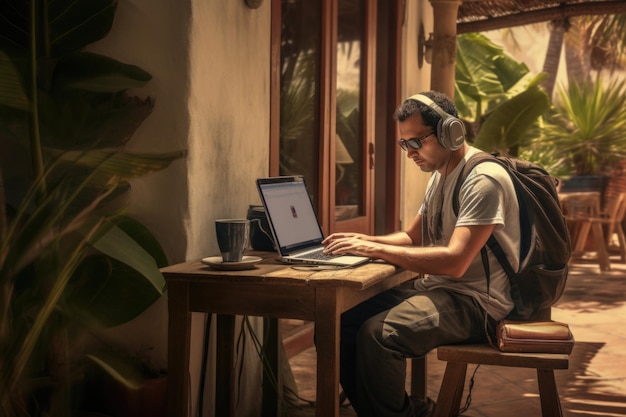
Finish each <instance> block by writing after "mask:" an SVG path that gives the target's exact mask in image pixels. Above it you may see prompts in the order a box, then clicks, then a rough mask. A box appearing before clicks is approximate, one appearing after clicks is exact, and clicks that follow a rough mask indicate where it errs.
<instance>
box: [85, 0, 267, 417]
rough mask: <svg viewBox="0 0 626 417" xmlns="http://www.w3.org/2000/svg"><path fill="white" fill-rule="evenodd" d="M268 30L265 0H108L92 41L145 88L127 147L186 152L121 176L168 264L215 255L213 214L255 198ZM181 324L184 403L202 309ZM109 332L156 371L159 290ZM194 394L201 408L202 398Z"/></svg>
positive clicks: (263, 132)
mask: <svg viewBox="0 0 626 417" xmlns="http://www.w3.org/2000/svg"><path fill="white" fill-rule="evenodd" d="M269 36H270V1H265V2H264V3H263V5H262V6H261V7H260V8H259V9H254V10H253V9H249V8H248V7H247V6H246V5H245V2H244V1H243V0H237V1H236V0H228V1H223V0H209V1H207V0H191V1H179V0H160V1H154V0H129V1H120V2H119V5H118V11H117V15H116V19H115V23H114V27H113V28H112V30H111V33H110V34H109V35H108V36H107V38H106V39H104V40H103V41H101V42H99V43H98V44H97V45H94V47H93V48H92V49H93V50H96V51H98V52H101V53H105V54H107V55H109V56H112V57H114V58H116V59H119V60H121V61H123V62H126V63H130V64H135V65H138V66H140V67H141V68H143V69H144V70H146V71H148V72H149V73H151V74H152V76H153V79H152V81H151V82H150V83H149V86H148V88H147V94H149V95H150V96H152V97H154V99H155V101H156V104H155V107H154V111H153V113H152V114H151V115H150V116H149V117H148V119H147V120H146V121H145V122H144V123H143V124H142V126H141V127H140V129H139V130H138V131H137V133H136V135H135V136H134V137H133V139H132V141H131V143H130V147H131V148H132V149H134V150H138V151H164V150H173V149H187V150H188V152H189V154H188V157H187V158H186V160H181V161H177V162H175V163H174V164H173V165H172V166H171V167H169V168H168V169H166V170H164V171H162V172H159V173H156V174H152V175H150V176H147V177H144V178H141V179H139V180H136V181H135V182H134V183H133V184H132V186H133V189H132V193H131V204H130V212H131V214H132V215H133V216H134V217H136V218H138V219H139V220H140V221H142V222H143V223H144V224H145V225H146V226H148V227H149V228H150V229H151V230H152V231H153V232H154V234H155V235H156V237H157V238H158V239H159V241H160V242H161V244H162V246H163V247H164V249H165V251H166V253H167V256H168V259H169V262H170V263H177V262H183V261H185V260H190V259H198V258H201V257H205V256H210V255H215V254H217V253H219V250H218V247H217V242H216V241H215V232H214V220H215V219H217V218H223V217H245V216H246V211H247V208H248V205H249V204H258V203H259V198H258V194H257V191H256V188H255V184H254V180H255V179H256V178H257V177H259V176H264V175H267V173H268V165H269V164H268V155H269V69H270V68H269V67H270V65H269V57H270V51H269V44H270V38H269ZM256 322H257V324H258V320H256ZM192 326H193V336H192V343H193V346H194V348H193V350H192V365H191V380H192V387H191V391H192V396H193V402H194V404H195V400H196V395H195V394H196V393H197V387H198V375H199V372H200V360H201V347H202V334H203V332H204V326H205V316H204V315H201V314H198V315H194V317H193V324H192ZM212 327H213V328H214V327H215V326H212ZM110 337H111V338H112V339H116V340H117V341H118V343H120V344H122V345H124V346H125V347H127V349H129V350H133V349H139V348H142V347H143V348H145V347H149V348H151V349H152V350H151V354H152V356H153V360H154V362H155V363H156V364H157V365H159V366H162V367H166V366H167V365H166V364H167V297H162V298H161V299H160V300H159V301H158V302H157V303H156V304H155V305H153V306H152V307H151V308H150V309H149V310H148V311H146V312H145V313H144V314H143V315H142V316H140V317H139V318H138V319H136V320H135V321H133V322H132V323H129V324H127V325H125V326H121V327H119V328H116V329H113V331H112V332H111V335H110ZM248 349H253V347H252V345H251V344H248ZM244 356H245V357H247V356H249V355H244ZM210 366H211V367H212V366H214V364H210ZM247 368H248V369H249V371H247V372H248V373H249V375H246V376H245V378H253V379H256V378H258V377H260V376H259V375H260V371H259V369H258V366H247ZM211 372H213V369H212V368H211V369H209V375H210V374H211ZM209 384H210V387H212V386H213V384H212V383H209ZM254 384H255V386H256V387H257V388H258V381H255V382H254ZM210 387H209V388H210ZM247 391H251V392H246V393H244V394H243V396H242V397H241V401H240V405H239V406H240V407H242V408H243V409H245V408H246V407H248V408H251V409H258V404H257V402H258V401H260V396H259V395H257V394H258V393H255V392H254V390H247ZM205 401H206V405H207V407H209V406H210V405H212V401H213V399H212V398H207V399H206V400H205ZM194 407H195V405H194ZM192 414H193V415H195V410H192ZM205 415H211V414H210V413H209V414H205ZM247 415H249V414H247Z"/></svg>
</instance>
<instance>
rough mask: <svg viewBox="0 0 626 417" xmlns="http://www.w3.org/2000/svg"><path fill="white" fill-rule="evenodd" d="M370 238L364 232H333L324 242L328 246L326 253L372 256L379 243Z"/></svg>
mask: <svg viewBox="0 0 626 417" xmlns="http://www.w3.org/2000/svg"><path fill="white" fill-rule="evenodd" d="M369 239H370V236H369V235H366V234H363V233H333V234H332V235H330V236H328V237H327V238H326V239H324V241H323V242H322V244H323V245H325V246H326V248H325V249H324V253H330V254H333V255H342V254H346V253H349V254H351V255H360V256H371V254H372V253H373V251H374V249H375V248H376V247H378V246H379V245H378V244H377V243H375V242H373V241H370V240H369Z"/></svg>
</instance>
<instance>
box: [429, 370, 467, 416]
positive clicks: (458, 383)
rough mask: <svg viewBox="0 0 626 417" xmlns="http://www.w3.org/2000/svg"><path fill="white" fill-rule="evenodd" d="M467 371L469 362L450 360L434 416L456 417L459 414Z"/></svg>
mask: <svg viewBox="0 0 626 417" xmlns="http://www.w3.org/2000/svg"><path fill="white" fill-rule="evenodd" d="M466 372H467V363H461V362H448V364H447V365H446V372H445V373H444V375H443V381H442V382H441V388H439V395H438V396H437V403H436V404H435V412H434V413H433V417H456V416H458V415H459V408H460V406H461V397H462V396H463V388H464V386H465V374H466Z"/></svg>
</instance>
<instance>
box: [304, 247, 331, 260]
mask: <svg viewBox="0 0 626 417" xmlns="http://www.w3.org/2000/svg"><path fill="white" fill-rule="evenodd" d="M339 256H341V255H331V254H328V253H324V250H323V249H320V250H318V251H314V252H309V253H306V254H302V255H297V256H296V257H297V258H306V259H317V260H319V261H325V260H329V259H335V258H337V257H339Z"/></svg>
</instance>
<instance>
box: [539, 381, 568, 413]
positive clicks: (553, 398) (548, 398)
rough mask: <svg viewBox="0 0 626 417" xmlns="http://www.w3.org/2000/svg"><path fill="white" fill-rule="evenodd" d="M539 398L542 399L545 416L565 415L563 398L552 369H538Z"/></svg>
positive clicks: (542, 410)
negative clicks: (561, 398) (562, 403)
mask: <svg viewBox="0 0 626 417" xmlns="http://www.w3.org/2000/svg"><path fill="white" fill-rule="evenodd" d="M537 382H538V384H539V398H540V399H541V415H542V416H543V417H563V411H562V410H561V400H560V399H559V393H558V391H557V388H556V381H555V379H554V371H553V370H552V369H537Z"/></svg>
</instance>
